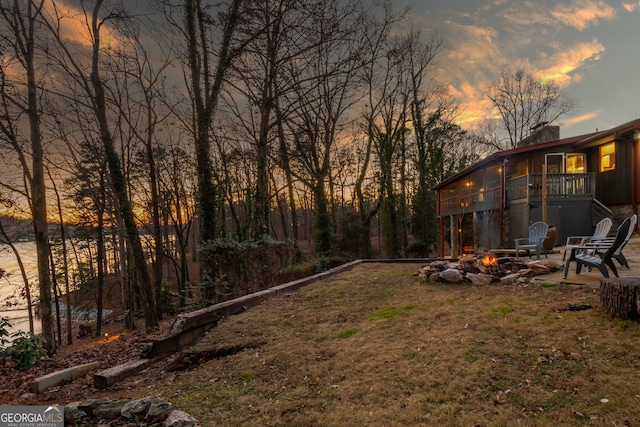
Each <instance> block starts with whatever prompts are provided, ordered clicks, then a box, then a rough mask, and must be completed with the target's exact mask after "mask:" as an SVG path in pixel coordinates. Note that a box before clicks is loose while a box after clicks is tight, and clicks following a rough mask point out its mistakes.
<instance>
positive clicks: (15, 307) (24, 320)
mask: <svg viewBox="0 0 640 427" xmlns="http://www.w3.org/2000/svg"><path fill="white" fill-rule="evenodd" d="M15 246H16V249H17V250H18V253H19V254H20V257H21V258H22V262H23V264H24V267H25V270H26V272H27V279H28V280H29V283H30V284H31V286H30V289H31V290H32V291H31V298H32V299H34V300H35V299H37V298H38V261H37V256H36V244H35V242H18V243H16V244H15ZM0 268H1V269H3V270H4V271H5V274H4V276H3V277H2V278H0V317H8V318H9V321H10V322H11V324H12V325H13V328H12V329H11V330H10V332H15V331H29V312H28V311H27V301H26V299H25V298H24V297H22V296H21V294H22V292H23V290H24V281H23V280H22V274H21V273H20V267H19V265H18V262H17V261H16V257H15V255H14V254H13V252H12V251H11V248H10V247H9V246H8V245H2V244H0ZM34 328H35V332H36V333H38V332H40V321H39V319H34Z"/></svg>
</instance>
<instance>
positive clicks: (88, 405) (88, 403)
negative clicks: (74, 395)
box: [78, 398, 111, 417]
mask: <svg viewBox="0 0 640 427" xmlns="http://www.w3.org/2000/svg"><path fill="white" fill-rule="evenodd" d="M109 402H111V400H109V399H106V398H105V399H97V400H83V401H82V402H79V403H78V409H79V410H81V411H84V412H86V413H87V415H88V416H90V417H92V416H93V411H94V410H95V409H96V408H97V407H98V405H104V404H105V403H109Z"/></svg>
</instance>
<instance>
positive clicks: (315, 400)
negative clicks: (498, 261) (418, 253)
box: [142, 264, 640, 426]
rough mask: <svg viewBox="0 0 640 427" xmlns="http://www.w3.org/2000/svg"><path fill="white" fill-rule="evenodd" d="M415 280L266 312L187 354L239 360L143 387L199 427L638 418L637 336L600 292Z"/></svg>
mask: <svg viewBox="0 0 640 427" xmlns="http://www.w3.org/2000/svg"><path fill="white" fill-rule="evenodd" d="M418 268H419V265H411V264H363V265H359V266H357V267H356V268H354V269H353V270H351V271H349V272H345V273H341V274H339V275H336V276H332V277H329V278H325V279H324V280H322V281H319V282H317V283H314V284H311V285H308V286H306V287H304V288H302V289H301V290H299V291H296V292H292V293H289V294H285V295H281V296H278V297H275V298H273V299H270V300H267V301H265V302H264V303H262V304H261V305H259V306H257V307H254V308H251V309H250V310H248V311H246V312H244V313H242V314H240V315H236V316H233V317H231V318H228V319H225V320H224V321H222V322H220V323H219V325H218V326H217V327H216V328H214V329H213V330H211V331H210V332H209V333H208V335H207V336H206V337H205V338H204V339H203V340H201V341H200V342H199V343H198V344H197V345H196V346H195V347H194V348H193V349H191V350H204V349H215V348H219V347H222V346H238V345H247V350H245V351H242V352H239V353H236V354H233V355H230V356H227V357H223V358H220V359H216V360H210V361H207V362H204V363H202V364H201V365H199V366H197V367H195V368H193V369H191V370H189V371H186V372H178V373H175V372H169V373H164V374H163V376H162V379H159V380H158V381H157V382H155V383H153V384H149V385H148V387H147V388H152V389H153V393H154V394H156V395H159V396H161V397H163V398H166V399H167V400H170V401H171V402H174V403H175V404H176V405H177V406H178V407H179V408H180V409H182V410H184V411H186V412H188V413H190V414H192V415H193V416H195V417H196V418H197V419H198V420H199V421H200V423H201V424H202V425H203V426H209V425H224V426H294V425H295V426H365V425H366V426H369V425H375V426H417V425H425V426H436V425H437V426H475V425H482V426H516V425H523V426H547V425H549V426H560V425H563V426H564V425H608V426H613V425H618V426H622V425H625V422H627V423H628V422H631V425H634V424H635V423H636V422H637V420H638V419H640V370H639V369H640V327H639V325H638V324H637V323H635V322H624V321H619V320H618V321H616V320H610V319H608V318H607V317H606V316H605V315H604V314H603V312H602V310H601V308H600V303H599V295H598V291H597V290H593V289H588V288H576V287H565V286H545V285H542V286H539V285H538V286H536V285H509V286H503V285H498V284H492V285H489V286H474V285H471V284H455V285H446V284H441V283H438V284H434V283H424V282H419V281H418V279H417V278H416V277H415V276H413V273H414V272H415V271H417V270H418ZM572 304H573V305H575V304H579V305H586V304H588V305H592V306H593V307H594V308H593V309H588V310H584V311H567V310H565V309H566V308H567V307H568V306H569V305H572ZM254 345H255V346H254ZM251 347H254V348H251ZM142 392H143V393H145V394H148V393H149V390H148V389H147V390H146V391H144V390H143V391H142Z"/></svg>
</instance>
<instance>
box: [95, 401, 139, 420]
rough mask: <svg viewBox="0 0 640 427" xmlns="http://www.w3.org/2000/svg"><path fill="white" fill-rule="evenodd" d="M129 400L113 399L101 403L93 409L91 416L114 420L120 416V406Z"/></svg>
mask: <svg viewBox="0 0 640 427" xmlns="http://www.w3.org/2000/svg"><path fill="white" fill-rule="evenodd" d="M130 402H131V401H130V400H114V401H112V402H108V403H103V404H101V405H98V406H97V407H96V409H94V410H93V416H94V417H96V418H99V419H104V420H115V419H116V418H120V415H121V413H122V407H123V406H124V405H126V404H127V403H130Z"/></svg>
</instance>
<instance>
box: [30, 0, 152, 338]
mask: <svg viewBox="0 0 640 427" xmlns="http://www.w3.org/2000/svg"><path fill="white" fill-rule="evenodd" d="M54 3H55V2H54ZM103 3H104V1H103V0H97V1H96V2H95V4H94V5H93V8H92V9H91V10H87V9H83V13H84V17H83V19H84V21H83V23H84V24H85V25H86V26H87V29H88V32H89V35H90V37H91V46H90V49H91V53H90V55H89V57H88V58H86V59H87V62H85V63H83V62H82V61H83V59H85V57H84V55H82V54H81V53H79V52H78V51H77V50H76V49H74V48H73V46H72V44H71V43H69V42H67V41H66V40H64V39H63V36H62V32H61V28H62V25H63V24H62V22H63V19H65V18H69V17H66V16H63V15H61V12H60V9H58V8H54V10H53V15H51V16H48V17H47V19H45V20H43V23H44V24H45V25H46V27H47V28H48V29H49V30H50V31H49V33H50V35H51V37H52V38H53V40H54V41H55V47H56V48H57V49H55V54H54V52H53V51H52V50H51V49H49V54H50V55H49V58H50V60H51V61H52V62H54V63H55V64H56V65H57V66H58V67H59V69H60V70H61V72H63V73H65V74H66V75H67V76H68V77H69V78H71V79H72V81H73V84H74V85H75V86H76V88H78V89H79V94H80V95H82V98H79V97H75V98H72V99H75V101H76V102H78V103H80V104H83V106H84V107H85V108H88V109H90V111H92V112H93V114H94V117H95V120H96V122H97V125H98V131H99V138H100V141H101V143H102V145H103V149H104V153H105V156H106V160H107V165H108V168H109V175H110V181H111V185H112V186H113V189H114V194H115V196H116V198H117V203H118V209H119V211H120V214H121V216H122V220H123V222H124V228H125V231H126V237H127V241H128V244H129V248H130V249H131V252H132V258H133V262H134V264H135V266H136V273H137V275H138V277H139V282H138V281H136V284H138V294H139V296H140V299H141V301H142V305H143V311H144V315H145V324H146V327H147V329H155V328H157V326H158V316H157V311H156V308H155V305H156V300H155V296H154V293H153V287H152V285H151V279H150V275H149V270H148V266H147V263H146V257H145V254H144V250H143V248H142V243H141V241H140V235H139V232H138V228H137V224H136V221H135V218H134V215H133V210H132V206H131V200H130V198H129V192H128V188H127V180H126V178H125V174H124V173H123V169H122V163H121V161H120V157H119V156H118V152H117V150H116V147H115V142H114V137H113V134H112V130H111V128H110V126H109V124H110V120H109V116H108V108H107V99H106V95H105V83H104V81H103V79H102V77H101V71H102V66H101V59H102V58H101V54H102V52H103V50H104V49H105V45H104V44H102V42H101V40H102V39H101V35H102V33H101V31H102V30H103V29H104V28H106V26H107V25H108V23H110V22H114V21H117V20H119V19H125V18H126V16H125V14H124V12H123V8H122V7H120V9H116V8H115V7H116V6H118V5H117V4H116V5H115V6H114V9H112V11H107V12H106V13H102V12H101V8H102V5H103ZM85 5H86V4H85V2H84V1H83V2H81V6H83V7H84V6H85ZM70 95H71V94H70ZM67 96H69V95H67Z"/></svg>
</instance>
